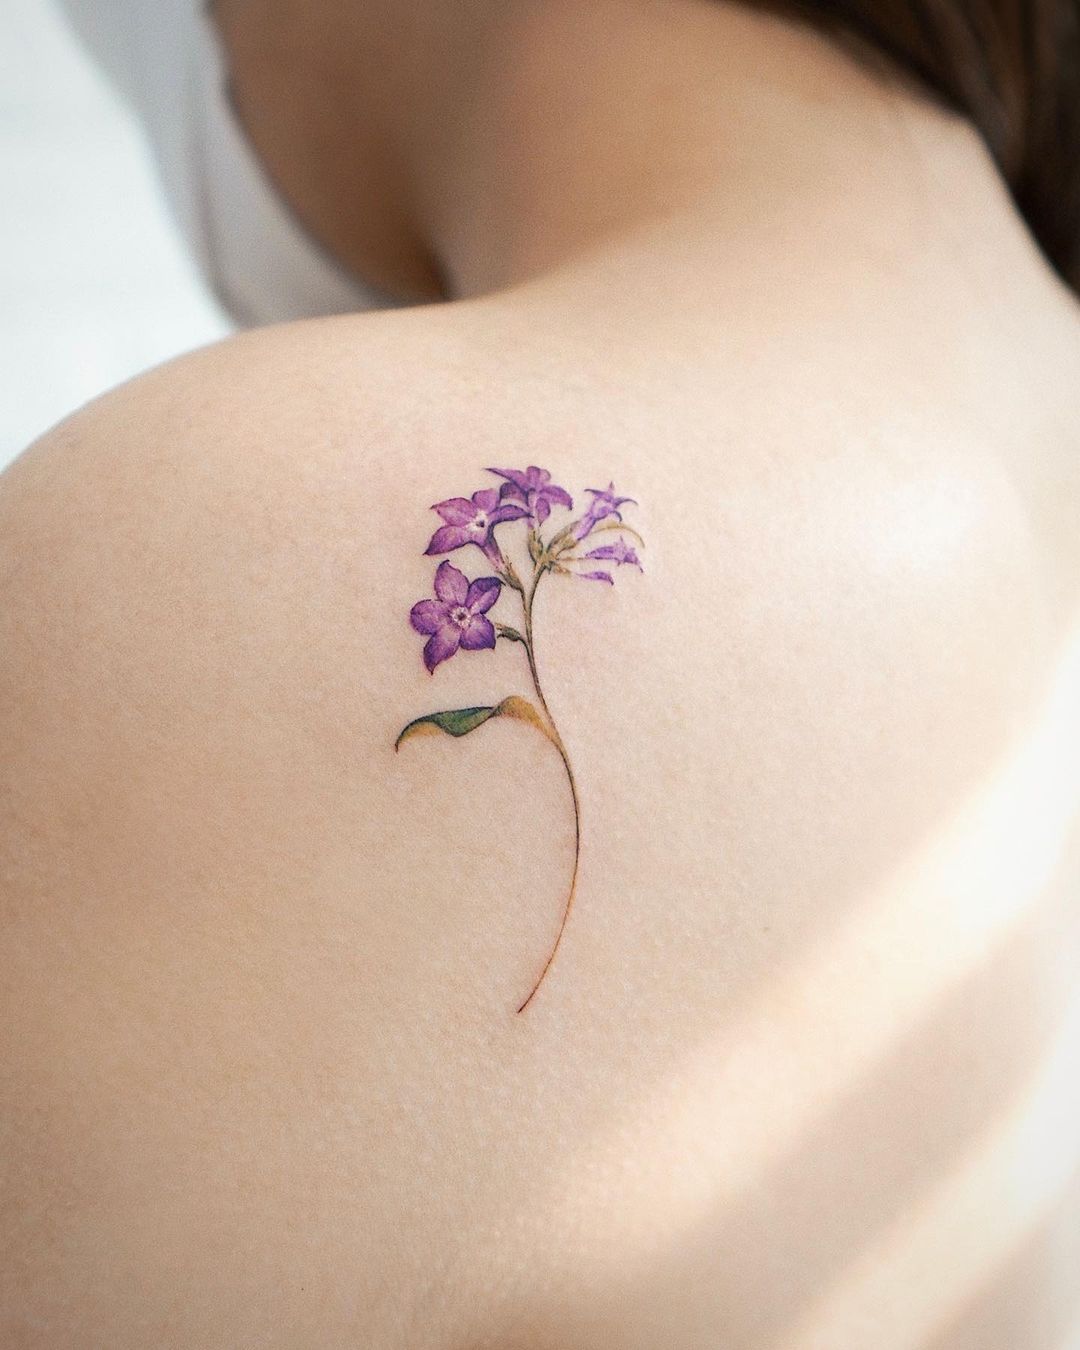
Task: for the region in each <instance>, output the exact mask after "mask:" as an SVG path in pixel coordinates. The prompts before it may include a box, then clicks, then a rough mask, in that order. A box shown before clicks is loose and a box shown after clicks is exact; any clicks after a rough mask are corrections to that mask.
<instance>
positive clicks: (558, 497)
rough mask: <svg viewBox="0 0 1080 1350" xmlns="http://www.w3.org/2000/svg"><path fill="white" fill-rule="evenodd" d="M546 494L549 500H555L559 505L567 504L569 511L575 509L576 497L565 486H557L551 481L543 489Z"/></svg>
mask: <svg viewBox="0 0 1080 1350" xmlns="http://www.w3.org/2000/svg"><path fill="white" fill-rule="evenodd" d="M543 493H544V496H545V497H546V498H547V499H548V501H552V502H555V503H556V505H558V506H565V507H566V509H567V510H568V511H572V510H573V509H574V499H573V497H571V496H570V494H569V492H567V490H566V489H565V488H561V487H557V486H556V485H555V484H554V483H549V484H548V485H547V487H545V488H544V489H543Z"/></svg>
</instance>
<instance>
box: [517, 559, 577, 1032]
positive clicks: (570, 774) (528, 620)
mask: <svg viewBox="0 0 1080 1350" xmlns="http://www.w3.org/2000/svg"><path fill="white" fill-rule="evenodd" d="M546 570H547V569H546V564H545V563H543V562H539V563H538V564H537V566H536V571H535V572H534V573H533V579H532V585H531V586H530V588H529V592H528V594H527V595H526V594H525V593H524V591H523V592H522V602H523V605H524V609H525V655H526V656H527V657H528V660H529V672H530V674H531V675H532V682H533V688H534V689H535V690H536V697H537V699H538V700H539V702H540V707H541V708H542V709H543V710H544V716H545V717H546V718H547V721H548V726H549V727H550V728H551V733H552V735H551V738H552V743H553V744H554V746H555V749H556V750H558V752H559V757H560V759H561V760H562V762H563V768H564V769H565V770H566V778H567V781H568V782H569V784H570V796H571V797H572V799H573V802H574V870H573V872H572V873H571V875H570V889H569V891H568V892H567V896H566V905H565V906H564V908H563V914H562V920H561V922H560V924H559V931H558V933H556V935H555V943H554V945H553V946H552V948H551V951H550V952H549V953H548V959H547V960H546V961H545V962H544V968H543V970H541V972H540V974H539V976H538V977H537V980H536V983H535V984H534V985H533V987H532V989H531V990H530V991H529V995H528V997H527V998H526V999H525V1001H524V1002H523V1003H522V1004H521V1006H520V1007H519V1008H518V1012H519V1013H521V1012H524V1011H525V1009H526V1008H527V1007H528V1006H529V1004H530V1003H531V1002H532V1001H533V998H534V996H535V995H536V991H537V990H538V989H539V988H540V986H541V985H542V984H543V982H544V977H545V976H546V975H547V973H548V971H549V970H550V969H551V963H552V962H553V961H554V960H555V953H556V952H557V951H558V950H559V943H560V942H562V935H563V933H564V932H565V930H566V921H567V919H569V917H570V910H571V909H572V908H573V904H574V893H575V891H576V890H577V877H578V862H579V860H580V858H581V804H580V802H579V800H578V790H577V783H576V782H575V781H574V770H573V769H572V768H571V766H570V756H569V755H568V754H567V753H566V746H565V745H564V744H563V738H562V736H561V735H560V734H559V729H558V727H557V726H556V725H555V719H554V718H553V717H552V715H551V709H550V708H549V707H548V704H547V699H546V698H545V697H544V691H543V689H542V688H541V687H540V675H539V672H538V671H537V669H536V653H535V651H534V650H533V624H532V611H533V601H534V600H535V599H536V588H537V587H538V586H539V585H540V578H541V577H542V576H543V575H544V572H545V571H546Z"/></svg>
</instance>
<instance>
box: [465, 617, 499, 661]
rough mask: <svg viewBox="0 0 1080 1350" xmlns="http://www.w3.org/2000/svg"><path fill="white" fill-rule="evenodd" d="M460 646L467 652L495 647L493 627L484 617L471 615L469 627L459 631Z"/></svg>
mask: <svg viewBox="0 0 1080 1350" xmlns="http://www.w3.org/2000/svg"><path fill="white" fill-rule="evenodd" d="M461 646H462V650H463V651H467V652H478V651H481V650H482V649H483V648H485V647H494V646H495V627H494V625H493V624H492V622H491V620H490V619H489V618H487V616H486V615H484V614H474V615H473V617H472V619H471V621H470V622H469V626H468V627H467V628H463V629H462V630H461Z"/></svg>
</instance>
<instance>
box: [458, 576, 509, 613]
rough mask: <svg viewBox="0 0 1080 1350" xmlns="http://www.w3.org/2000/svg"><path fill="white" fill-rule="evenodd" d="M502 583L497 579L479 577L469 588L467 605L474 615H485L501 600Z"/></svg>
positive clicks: (466, 597) (466, 598) (466, 599)
mask: <svg viewBox="0 0 1080 1350" xmlns="http://www.w3.org/2000/svg"><path fill="white" fill-rule="evenodd" d="M501 590H502V582H501V581H497V580H496V579H495V577H479V578H478V579H477V580H476V581H474V582H473V583H472V585H471V586H470V587H469V591H468V594H467V595H466V596H465V605H466V607H467V608H468V609H470V610H472V611H473V613H474V614H485V613H486V612H487V611H488V610H489V609H490V608H491V606H492V605H493V604H494V603H495V601H496V600H498V598H499V592H500V591H501Z"/></svg>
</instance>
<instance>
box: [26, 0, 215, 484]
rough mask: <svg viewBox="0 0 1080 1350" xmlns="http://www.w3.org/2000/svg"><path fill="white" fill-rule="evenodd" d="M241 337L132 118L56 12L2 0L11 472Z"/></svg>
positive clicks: (33, 2) (40, 1)
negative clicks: (135, 383) (76, 417)
mask: <svg viewBox="0 0 1080 1350" xmlns="http://www.w3.org/2000/svg"><path fill="white" fill-rule="evenodd" d="M230 327H231V325H230V323H229V320H228V319H227V318H226V317H225V315H224V313H223V311H222V310H221V309H220V307H219V306H218V305H217V303H216V301H215V300H214V298H213V296H212V295H211V293H210V291H209V290H208V289H207V287H206V286H205V285H204V284H203V282H202V280H201V278H200V276H199V274H198V272H197V270H196V267H195V264H194V263H193V262H192V261H191V260H190V259H189V257H188V255H187V254H186V252H185V249H184V246H183V244H182V242H181V240H180V236H179V234H178V232H177V230H176V229H175V227H174V226H173V223H172V221H171V219H170V218H169V215H168V213H167V210H166V207H165V204H164V199H163V198H162V195H161V192H160V190H159V188H158V184H157V179H156V176H155V170H154V166H153V163H152V161H151V158H150V155H149V152H148V150H147V148H146V146H145V145H144V143H143V140H142V136H141V133H140V131H139V129H138V127H137V125H136V123H135V121H134V119H133V118H132V116H131V115H130V113H129V112H128V111H127V109H126V108H125V107H124V105H123V103H122V102H121V100H120V99H119V97H118V96H117V95H116V94H115V93H114V92H113V91H112V89H111V88H110V87H109V85H108V84H107V83H106V81H105V79H104V78H103V76H101V75H100V74H99V73H98V71H97V69H96V68H95V67H94V65H93V64H92V62H91V61H90V59H89V57H88V56H86V55H85V54H84V53H83V51H82V49H81V48H80V47H79V44H78V42H77V40H76V39H75V37H74V35H73V34H72V32H71V30H70V29H69V28H68V26H67V23H66V20H65V19H64V18H63V16H62V14H61V13H60V11H59V10H58V8H57V7H56V5H55V3H54V0H0V468H2V467H3V466H4V465H5V464H7V463H8V462H9V461H10V460H11V459H13V458H14V457H15V456H16V455H17V454H18V453H19V452H20V451H21V450H23V449H25V447H26V446H27V445H28V444H29V443H30V442H31V441H32V440H33V439H34V438H35V437H36V436H38V435H40V434H41V432H43V431H45V430H47V429H48V428H49V427H50V426H52V425H53V424H54V423H56V422H58V421H59V420H60V419H61V418H62V417H64V416H66V415H67V414H68V413H69V412H72V411H73V410H74V409H75V408H77V407H79V406H80V405H81V404H83V403H85V402H87V401H88V400H89V399H91V398H94V397H95V396H96V395H97V394H99V393H102V392H103V391H104V390H106V389H110V388H112V386H113V385H116V384H119V383H120V382H121V381H122V380H126V379H128V378H129V377H130V376H132V375H135V374H137V373H138V372H139V371H141V370H145V369H146V368H147V367H148V366H152V365H156V364H157V363H158V362H160V361H164V360H166V359H168V358H169V357H171V356H175V355H177V354H178V353H179V352H183V351H187V350H188V349H190V348H191V347H196V346H198V345H200V344H201V343H204V342H211V341H213V340H214V339H216V338H219V337H222V336H224V335H225V334H226V333H228V332H229V331H230Z"/></svg>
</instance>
